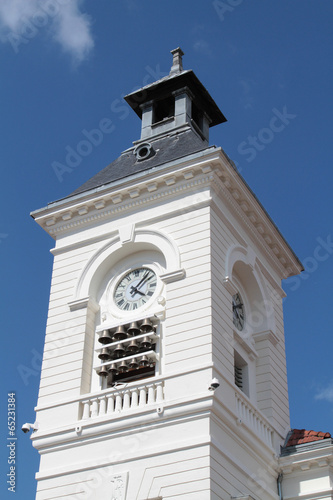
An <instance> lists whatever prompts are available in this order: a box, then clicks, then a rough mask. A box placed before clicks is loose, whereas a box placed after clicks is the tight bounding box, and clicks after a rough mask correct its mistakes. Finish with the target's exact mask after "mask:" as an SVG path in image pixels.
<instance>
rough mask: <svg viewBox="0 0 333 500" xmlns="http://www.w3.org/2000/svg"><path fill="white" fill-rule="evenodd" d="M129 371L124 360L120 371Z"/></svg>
mask: <svg viewBox="0 0 333 500" xmlns="http://www.w3.org/2000/svg"><path fill="white" fill-rule="evenodd" d="M126 372H128V366H127V363H126V361H122V362H121V363H120V365H119V373H126Z"/></svg>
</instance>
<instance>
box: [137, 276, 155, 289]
mask: <svg viewBox="0 0 333 500" xmlns="http://www.w3.org/2000/svg"><path fill="white" fill-rule="evenodd" d="M153 276H154V275H153V274H151V275H150V276H149V278H146V279H145V280H144V281H143V282H142V283H141V284H140V283H139V284H138V285H137V287H136V288H141V287H142V285H144V284H145V283H147V281H149V280H151V279H152V277H153Z"/></svg>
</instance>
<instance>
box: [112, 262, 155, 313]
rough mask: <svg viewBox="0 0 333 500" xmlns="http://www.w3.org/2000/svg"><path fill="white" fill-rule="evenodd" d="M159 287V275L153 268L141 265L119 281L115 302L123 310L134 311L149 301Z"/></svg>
mask: <svg viewBox="0 0 333 500" xmlns="http://www.w3.org/2000/svg"><path fill="white" fill-rule="evenodd" d="M156 287H157V276H156V274H155V273H154V271H152V270H151V269H149V268H147V267H140V268H139V269H134V270H132V271H129V272H128V273H127V274H125V276H124V277H123V278H122V279H121V280H120V281H119V283H118V285H117V286H116V289H115V292H114V302H115V304H116V306H117V307H119V309H121V310H122V311H134V310H135V309H138V308H139V307H142V306H143V305H145V304H146V302H148V300H149V299H150V298H151V297H152V296H153V295H154V293H155V290H156Z"/></svg>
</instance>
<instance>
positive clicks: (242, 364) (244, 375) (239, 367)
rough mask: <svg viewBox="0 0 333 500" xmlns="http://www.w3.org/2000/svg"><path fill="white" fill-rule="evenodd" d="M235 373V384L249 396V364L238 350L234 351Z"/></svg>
mask: <svg viewBox="0 0 333 500" xmlns="http://www.w3.org/2000/svg"><path fill="white" fill-rule="evenodd" d="M234 374H235V385H236V386H237V387H238V389H240V390H241V391H242V392H244V393H245V394H246V395H247V396H248V395H249V381H248V379H249V377H248V365H247V363H246V361H245V360H244V359H243V358H242V356H241V355H240V354H239V353H238V352H237V351H234Z"/></svg>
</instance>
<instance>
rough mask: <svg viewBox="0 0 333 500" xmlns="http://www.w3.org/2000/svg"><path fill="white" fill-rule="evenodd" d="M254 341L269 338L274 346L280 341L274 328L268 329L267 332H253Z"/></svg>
mask: <svg viewBox="0 0 333 500" xmlns="http://www.w3.org/2000/svg"><path fill="white" fill-rule="evenodd" d="M253 338H254V341H255V342H256V343H257V342H261V341H262V340H269V341H270V342H271V344H273V346H276V345H277V344H278V343H279V342H280V341H279V339H278V337H277V336H276V335H275V333H274V332H272V330H267V331H265V332H259V333H254V334H253Z"/></svg>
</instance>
